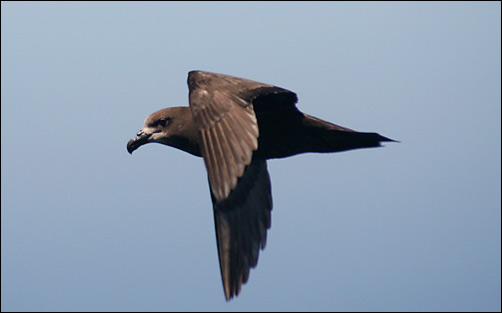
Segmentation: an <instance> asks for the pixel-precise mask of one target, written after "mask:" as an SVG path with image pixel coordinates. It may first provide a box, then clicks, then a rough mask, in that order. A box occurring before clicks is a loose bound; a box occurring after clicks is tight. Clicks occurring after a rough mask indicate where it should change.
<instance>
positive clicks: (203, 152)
mask: <svg viewBox="0 0 502 313" xmlns="http://www.w3.org/2000/svg"><path fill="white" fill-rule="evenodd" d="M188 86H189V104H190V107H174V108H166V109H162V110H159V111H157V112H155V113H153V114H152V115H150V116H149V117H148V118H147V119H146V120H145V123H144V127H143V129H142V130H141V131H140V132H138V135H137V136H136V137H135V138H133V139H131V140H130V141H129V143H128V145H127V149H128V151H129V152H130V153H132V151H134V150H135V149H137V148H138V147H139V146H141V145H143V144H146V143H149V142H158V143H162V144H166V145H169V146H173V147H175V148H178V149H181V150H184V151H186V152H188V153H191V154H193V155H196V156H202V157H203V159H204V163H205V165H206V169H207V173H208V181H209V186H210V190H211V199H212V202H213V211H214V221H215V229H216V239H217V246H218V256H219V260H220V270H221V277H222V281H223V289H224V292H225V298H226V299H227V300H229V299H231V298H232V297H233V296H236V295H238V294H239V292H240V289H241V286H242V284H243V283H245V282H246V281H247V280H248V277H249V270H250V269H251V268H253V267H255V266H256V264H257V262H258V254H259V251H260V249H263V248H264V247H265V243H266V237H267V230H268V229H269V228H270V223H271V218H270V213H271V210H272V195H271V187H270V178H269V175H268V171H267V163H266V160H267V159H270V158H282V157H287V156H291V155H295V154H298V153H305V152H339V151H345V150H351V149H359V148H370V147H378V146H380V142H383V141H393V140H391V139H388V138H386V137H383V136H381V135H379V134H377V133H362V132H357V131H353V130H351V129H348V128H345V127H341V126H338V125H335V124H332V123H329V122H326V121H323V120H321V119H318V118H316V117H312V116H310V115H307V114H305V113H302V112H300V111H299V110H298V109H297V107H296V102H297V97H296V94H295V93H293V92H291V91H289V90H286V89H283V88H279V87H276V86H273V85H268V84H263V83H259V82H255V81H251V80H246V79H242V78H237V77H233V76H228V75H222V74H216V73H209V72H202V71H192V72H190V73H189V76H188Z"/></svg>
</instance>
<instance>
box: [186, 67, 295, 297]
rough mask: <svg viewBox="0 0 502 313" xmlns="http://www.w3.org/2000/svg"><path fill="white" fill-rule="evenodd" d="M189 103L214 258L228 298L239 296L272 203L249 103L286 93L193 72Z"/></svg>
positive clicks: (267, 224)
mask: <svg viewBox="0 0 502 313" xmlns="http://www.w3.org/2000/svg"><path fill="white" fill-rule="evenodd" d="M188 86H189V90H190V95H189V102H190V108H191V110H192V113H193V116H194V119H195V121H196V123H197V125H198V127H199V139H200V141H199V142H200V145H201V152H202V156H203V158H204V162H205V165H206V169H207V173H208V178H209V185H210V189H211V197H212V200H213V208H214V218H215V227H216V237H217V242H218V255H219V259H220V269H221V275H222V280H223V287H224V290H225V297H226V299H227V300H228V299H230V298H231V297H232V296H234V295H237V294H238V293H239V291H240V287H241V285H242V284H243V283H245V282H246V281H247V278H248V275H249V269H250V268H251V267H254V266H255V265H256V263H257V260H258V252H259V250H260V248H263V247H264V246H265V241H266V230H267V229H268V228H269V227H270V211H271V210H272V198H271V194H270V179H269V176H268V172H267V167H266V161H265V160H253V152H254V151H255V150H257V149H258V136H259V129H258V122H257V120H256V115H255V112H254V110H253V100H254V99H255V98H256V97H258V96H260V95H265V94H270V93H276V92H284V91H286V90H284V89H281V88H278V87H275V86H272V85H267V84H262V83H258V82H254V81H250V80H246V79H241V78H237V77H232V76H227V75H221V74H215V73H208V72H201V71H194V72H190V73H189V76H188Z"/></svg>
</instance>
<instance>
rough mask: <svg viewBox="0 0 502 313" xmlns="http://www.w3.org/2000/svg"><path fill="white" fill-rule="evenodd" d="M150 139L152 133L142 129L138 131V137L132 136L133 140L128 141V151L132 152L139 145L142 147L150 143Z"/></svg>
mask: <svg viewBox="0 0 502 313" xmlns="http://www.w3.org/2000/svg"><path fill="white" fill-rule="evenodd" d="M149 139H150V135H149V134H145V133H143V132H142V131H141V130H140V131H139V132H138V135H137V136H136V137H134V138H132V139H131V140H129V142H128V143H127V152H129V153H130V154H132V152H133V151H134V150H136V149H138V148H139V147H141V146H142V145H144V144H145V143H148V140H149Z"/></svg>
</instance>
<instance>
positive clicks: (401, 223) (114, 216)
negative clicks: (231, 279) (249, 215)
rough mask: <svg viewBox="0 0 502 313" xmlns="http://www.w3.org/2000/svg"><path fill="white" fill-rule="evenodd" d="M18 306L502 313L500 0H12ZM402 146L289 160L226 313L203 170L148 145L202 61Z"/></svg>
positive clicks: (8, 111)
mask: <svg viewBox="0 0 502 313" xmlns="http://www.w3.org/2000/svg"><path fill="white" fill-rule="evenodd" d="M1 32H2V34H1V35H2V36H1V76H2V77H1V78H2V79H1V200H2V203H1V204H2V206H1V210H2V211H1V212H2V213H1V235H2V237H1V238H2V239H1V244H2V248H1V258H2V266H1V270H2V273H1V274H2V275H1V296H2V301H1V306H2V307H1V308H2V311H25V310H27V311H32V310H37V311H38V310H42V311H73V310H80V311H81V310H84V311H86V310H89V311H103V310H104V311H107V310H117V311H131V310H132V311H165V310H208V311H227V310H237V311H241V310H262V311H277V310H294V311H302V310H308V311H318V310H319V311H327V310H329V311H333V310H334V311H367V310H369V311H376V310H378V311H381V310H383V311H387V310H389V311H420V310H425V311H436V310H438V311H442V310H450V311H457V310H458V311H500V309H501V300H500V299H501V298H500V294H501V239H500V238H501V222H500V219H501V214H500V213H501V211H500V206H501V192H500V189H501V87H500V86H501V40H500V38H501V4H500V2H489V3H484V2H475V3H474V2H462V3H451V2H448V3H394V2H392V3H366V2H365V3H352V2H350V3H333V2H331V3H311V2H309V3H301V2H300V3H298V2H294V3H165V2H162V3H158V2H146V3H143V2H141V3H134V2H133V3H131V2H127V3H60V2H57V3H56V2H53V3H38V2H37V3H33V2H30V3H28V2H24V3H18V2H16V3H11V2H2V4H1ZM195 69H197V70H206V71H212V72H218V73H224V74H229V75H234V76H239V77H244V78H248V79H253V80H256V81H261V82H265V83H270V84H274V85H277V86H280V87H284V88H287V89H290V90H292V91H295V92H296V93H297V94H298V97H299V103H298V107H299V108H300V109H301V110H302V111H304V112H306V113H309V114H311V115H314V116H317V117H320V118H322V119H325V120H328V121H331V122H333V123H336V124H339V125H342V126H346V127H349V128H352V129H356V130H359V131H370V132H378V133H380V134H382V135H384V136H388V137H390V138H393V139H396V140H399V141H401V143H388V144H386V146H385V147H384V148H379V149H365V150H357V151H349V152H344V153H338V154H305V155H299V156H295V157H292V158H288V159H280V160H271V161H269V172H270V175H271V179H272V192H273V198H274V209H273V215H272V229H271V230H270V231H269V233H268V242H267V247H266V249H265V250H264V251H262V252H261V254H260V259H259V263H258V267H257V268H255V269H254V270H252V271H251V275H250V279H249V282H248V283H247V284H246V285H244V287H243V289H242V293H241V295H240V296H239V297H238V298H236V299H234V300H232V301H231V302H229V303H226V302H225V300H224V294H223V288H222V286H221V278H220V271H219V265H218V256H217V251H216V241H215V234H214V225H213V223H214V221H213V216H212V206H211V200H210V195H209V188H208V185H207V176H206V171H205V168H204V165H203V161H202V159H199V158H196V157H194V156H191V155H189V154H187V153H184V152H182V151H178V150H176V149H173V148H170V147H166V146H162V145H159V144H149V145H146V146H144V147H141V149H139V150H138V151H136V152H135V153H134V154H133V155H132V156H131V155H129V154H128V153H127V151H126V143H127V141H128V140H129V139H130V138H131V137H133V136H134V135H135V134H136V132H137V131H138V130H139V129H140V128H141V126H142V124H143V120H144V119H145V117H146V116H148V115H149V114H150V113H152V112H154V111H156V110H158V109H161V108H164V107H168V106H180V105H188V102H187V99H188V90H187V86H186V77H187V73H188V71H190V70H195Z"/></svg>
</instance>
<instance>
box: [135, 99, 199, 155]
mask: <svg viewBox="0 0 502 313" xmlns="http://www.w3.org/2000/svg"><path fill="white" fill-rule="evenodd" d="M151 142H157V143H161V144H164V145H168V146H172V147H175V148H178V149H180V150H183V151H186V152H188V153H191V154H194V155H197V156H200V151H199V145H198V140H197V128H196V127H195V124H194V121H193V117H192V113H191V111H190V108H188V107H174V108H166V109H162V110H159V111H157V112H155V113H152V114H151V115H150V116H148V117H147V118H146V119H145V122H144V124H143V128H142V129H141V130H140V131H139V132H138V133H137V134H136V137H134V138H132V139H131V140H129V142H128V143H127V151H128V152H129V153H131V154H132V152H133V151H134V150H136V149H138V148H139V147H141V146H142V145H144V144H147V143H151Z"/></svg>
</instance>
